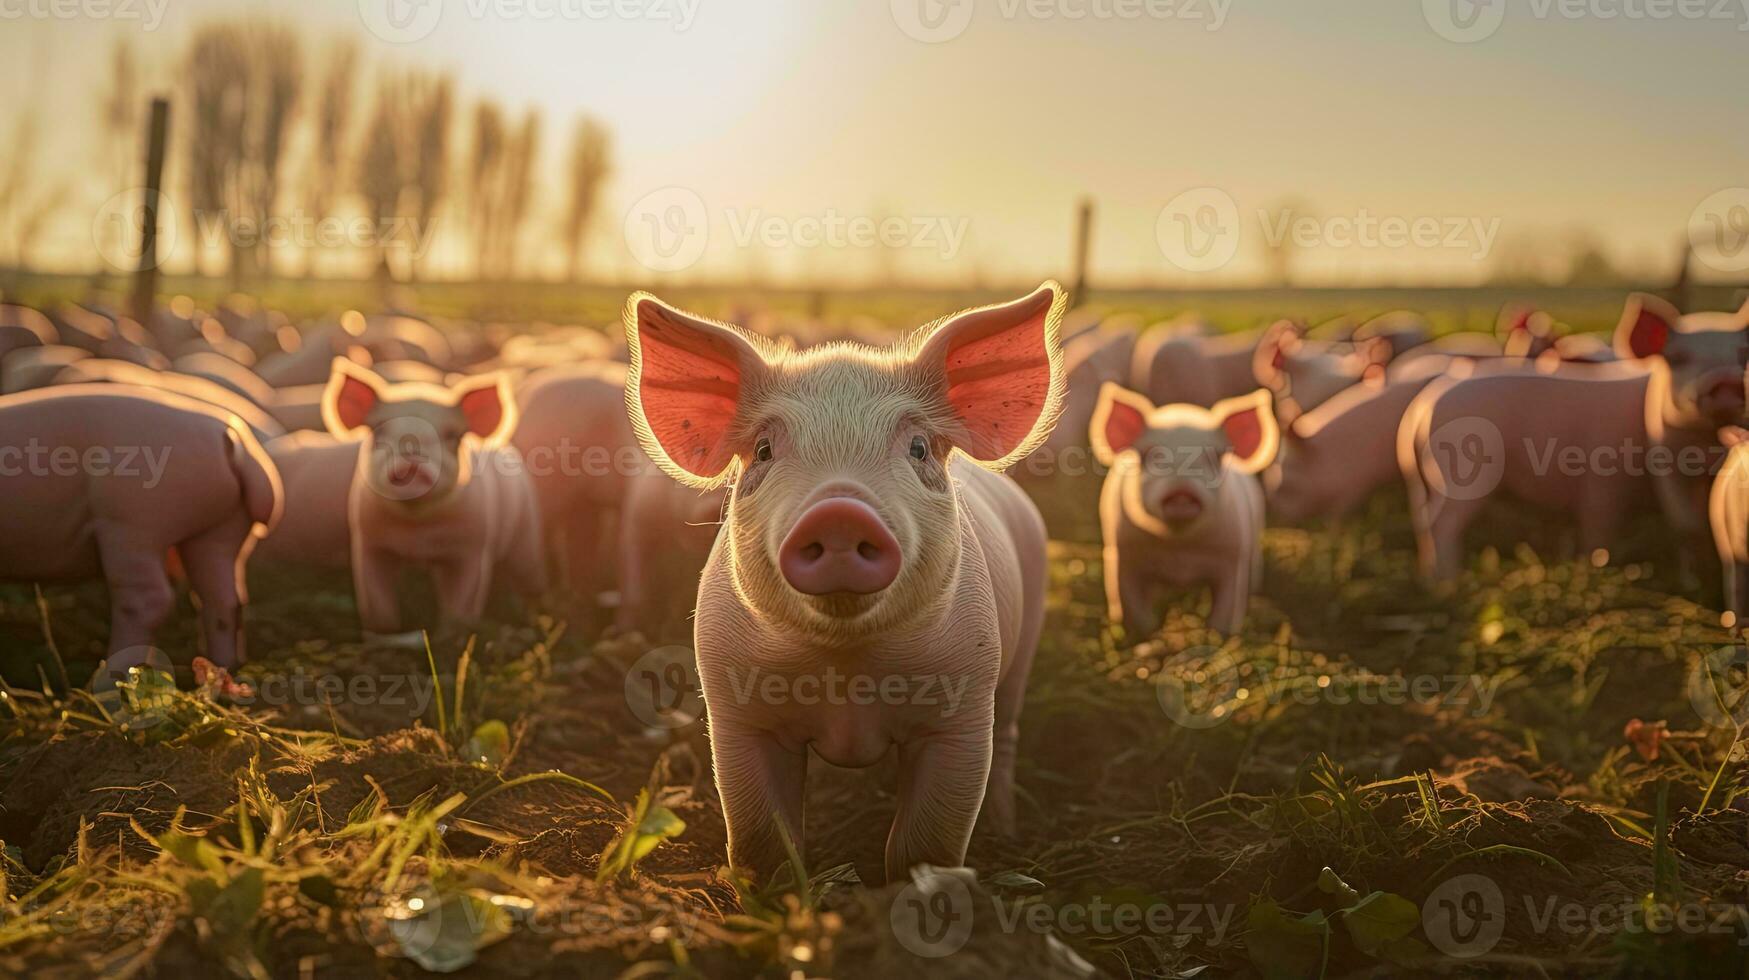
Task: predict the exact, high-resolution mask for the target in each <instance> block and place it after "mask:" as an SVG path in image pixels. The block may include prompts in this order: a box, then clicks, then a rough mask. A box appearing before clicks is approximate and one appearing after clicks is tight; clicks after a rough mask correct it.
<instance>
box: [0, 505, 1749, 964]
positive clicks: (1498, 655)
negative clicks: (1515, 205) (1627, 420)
mask: <svg viewBox="0 0 1749 980" xmlns="http://www.w3.org/2000/svg"><path fill="white" fill-rule="evenodd" d="M1095 493H1096V487H1094V486H1090V485H1074V486H1064V487H1057V488H1055V489H1054V490H1053V492H1051V493H1050V494H1048V495H1047V496H1046V497H1045V498H1044V500H1043V503H1044V504H1045V507H1044V509H1045V511H1046V516H1047V520H1048V522H1049V524H1050V527H1051V529H1052V535H1053V538H1054V539H1055V540H1054V541H1053V544H1052V549H1053V550H1052V563H1051V571H1052V587H1051V590H1050V593H1049V609H1048V618H1047V623H1046V627H1045V631H1044V635H1043V639H1042V643H1041V648H1040V650H1039V654H1038V658H1037V661H1036V663H1035V666H1034V669H1033V672H1032V676H1031V682H1030V685H1029V688H1028V691H1027V700H1026V708H1025V712H1024V715H1023V716H1022V722H1021V728H1022V734H1021V746H1020V752H1019V762H1018V772H1017V775H1018V786H1019V813H1020V821H1019V831H1018V833H1017V834H1016V835H1015V836H1014V837H1012V838H1007V839H1005V838H1000V837H996V836H993V835H990V834H987V833H984V832H982V831H980V833H979V834H978V835H977V836H976V837H974V839H973V841H972V847H971V852H970V855H969V858H968V864H969V865H970V867H971V868H973V869H975V878H973V877H972V875H971V873H969V872H950V871H940V872H937V873H931V874H919V875H917V876H915V878H916V880H913V881H905V882H891V883H888V882H884V881H883V880H882V879H883V872H882V851H883V846H884V842H885V836H886V830H887V827H888V825H889V823H890V821H891V819H892V815H893V809H894V797H893V785H892V784H893V776H894V772H893V767H892V765H891V761H890V760H888V761H885V762H883V763H881V764H879V765H876V766H875V767H873V768H871V769H869V770H864V771H848V770H838V769H833V768H831V767H828V766H825V765H824V764H822V763H820V762H819V760H817V759H816V760H814V762H813V765H812V767H811V768H810V780H809V790H808V810H807V817H806V824H807V827H806V835H805V840H804V841H803V842H802V843H803V853H802V854H801V855H799V856H800V857H801V858H802V860H801V861H800V863H801V865H802V873H801V874H799V875H795V874H791V875H787V876H780V877H779V879H778V880H776V881H774V882H770V883H766V884H764V885H762V886H760V887H754V886H752V885H750V884H748V883H747V882H744V881H738V880H734V879H732V878H731V877H729V876H727V875H726V874H725V873H724V869H723V868H722V865H723V863H724V860H725V842H724V830H723V823H722V817H721V813H720V810H719V807H718V803H717V799H716V791H715V788H714V786H713V785H712V782H711V778H710V771H709V761H708V760H709V750H708V744H707V742H706V739H705V736H704V734H703V731H702V727H703V726H702V725H701V724H699V723H698V722H697V720H696V718H695V717H694V716H693V714H691V713H688V712H686V711H684V710H681V711H679V712H677V713H676V712H667V713H664V712H662V711H659V710H653V709H654V708H656V707H660V705H657V706H653V705H652V703H651V700H650V698H651V694H650V693H649V691H651V690H654V689H650V688H646V686H645V684H646V681H648V680H649V679H650V678H651V677H652V676H655V677H658V678H662V679H663V683H664V684H668V683H669V682H670V681H673V680H674V675H672V674H670V673H668V671H670V670H671V669H672V668H673V666H674V664H675V663H676V662H677V661H676V660H675V659H674V657H673V654H674V651H675V649H676V648H678V649H679V650H681V651H682V653H684V649H685V648H684V645H683V644H684V643H685V640H686V637H687V634H688V624H686V623H685V622H676V623H672V624H670V628H669V630H667V631H666V635H664V636H662V637H653V638H643V637H615V636H610V635H607V634H606V633H605V632H604V629H603V625H602V618H603V617H602V616H601V615H600V614H599V613H598V612H592V613H588V614H580V613H578V612H576V611H575V610H557V609H555V610H551V611H548V612H546V613H544V614H542V615H540V616H538V617H530V616H526V615H519V614H516V613H505V614H504V615H503V616H502V617H501V618H499V619H497V620H495V621H493V622H492V623H491V624H490V626H489V627H488V628H485V629H483V630H482V631H481V632H480V633H478V634H477V635H474V636H467V635H434V636H432V637H431V639H430V647H429V653H428V652H427V650H426V649H423V648H414V649H391V648H382V647H369V648H367V647H365V646H363V645H362V644H360V643H359V642H358V640H357V637H358V626H357V619H356V615H355V611H354V608H353V601H352V596H351V589H350V583H349V582H348V581H347V580H346V578H345V576H343V575H342V576H335V575H332V574H327V575H320V574H289V573H277V574H275V573H269V572H267V571H264V570H259V569H258V570H255V571H254V572H253V574H252V579H253V580H252V583H251V586H252V593H253V595H252V599H253V602H252V605H251V607H250V609H249V623H248V633H249V649H250V655H251V659H250V662H249V663H248V665H247V666H246V667H245V668H244V669H243V670H242V671H241V672H240V679H241V680H242V681H243V682H245V683H246V684H248V685H249V686H250V687H251V688H252V690H251V691H249V692H242V691H239V690H235V689H232V690H228V691H227V690H224V689H221V688H220V687H218V686H216V685H213V684H207V685H206V686H204V687H202V686H199V685H198V684H197V682H196V678H195V677H194V676H193V673H192V670H191V667H190V661H191V659H192V657H193V656H194V653H195V651H196V641H195V637H194V633H193V629H192V616H191V615H188V613H189V612H190V610H189V609H188V608H187V605H186V604H187V600H184V609H183V613H184V615H180V616H178V617H177V619H176V621H175V624H174V625H173V626H172V627H171V628H170V629H168V630H166V631H165V633H164V634H163V635H162V636H161V637H160V638H159V645H160V646H161V647H162V648H163V650H164V651H166V652H167V653H168V655H169V657H170V659H171V660H172V661H174V662H175V666H176V670H177V679H178V682H179V685H180V689H179V690H170V689H166V688H164V687H163V686H161V685H156V684H153V683H151V682H150V678H147V679H146V680H129V679H128V678H126V677H124V678H121V679H120V681H121V683H120V684H119V685H118V684H117V683H116V681H115V680H113V679H107V680H106V679H99V681H98V682H97V683H96V685H95V687H96V692H95V693H90V692H88V691H87V690H85V689H86V688H88V687H90V686H91V685H90V684H89V683H88V678H90V677H91V676H92V672H93V670H94V668H95V667H96V664H97V661H98V659H99V658H100V657H101V654H102V651H103V646H104V635H105V632H106V626H105V623H106V621H107V612H106V597H105V595H104V592H103V589H102V588H101V587H100V586H88V587H81V588H54V589H49V590H47V591H45V592H44V593H42V594H41V595H40V596H39V594H38V593H37V592H36V591H35V590H34V589H32V588H30V587H28V586H25V587H21V586H16V585H11V586H3V587H0V668H3V669H4V673H5V678H6V681H7V684H8V687H7V689H6V690H5V692H4V695H3V696H0V842H3V844H4V851H3V857H0V872H3V875H4V884H3V887H0V896H3V898H4V903H5V904H4V912H3V914H0V974H6V975H19V976H23V975H30V976H84V975H90V974H91V973H93V972H100V973H102V974H104V975H119V976H128V975H147V976H149V975H165V976H176V975H186V974H193V975H201V976H205V975H211V974H212V973H213V969H214V967H213V965H214V964H219V965H221V966H222V967H223V969H224V970H226V971H228V972H230V973H234V974H237V975H240V976H258V977H306V976H338V977H367V976H381V975H401V976H413V975H419V974H421V973H423V972H425V971H426V970H457V969H459V970H465V971H467V972H468V973H470V974H473V975H492V976H547V975H552V976H559V975H565V976H571V975H583V976H606V977H613V976H628V977H646V976H682V977H688V976H708V977H741V976H748V977H751V976H772V977H780V976H781V977H797V976H842V977H859V976H868V977H886V976H895V975H916V976H931V977H933V976H965V977H985V976H1062V977H1073V976H1085V975H1091V973H1092V972H1093V971H1096V972H1097V975H1104V976H1112V977H1191V976H1228V975H1241V976H1266V977H1298V976H1320V975H1322V976H1327V977H1337V976H1353V975H1402V974H1405V973H1427V972H1446V973H1454V974H1459V975H1484V974H1490V975H1491V974H1510V975H1521V974H1538V975H1546V976H1562V975H1597V974H1611V973H1613V974H1617V975H1627V976H1633V975H1655V974H1656V975H1709V976H1723V975H1745V971H1749V953H1746V952H1745V950H1746V949H1749V793H1746V790H1749V758H1746V756H1745V752H1744V748H1745V743H1744V741H1743V734H1744V732H1743V728H1742V725H1743V722H1744V720H1745V717H1746V716H1749V702H1746V701H1745V699H1744V692H1745V691H1746V690H1749V683H1746V677H1745V666H1746V663H1749V657H1746V656H1745V655H1744V654H1743V651H1742V649H1741V648H1740V647H1737V646H1733V636H1732V634H1731V632H1730V631H1729V630H1727V629H1726V628H1724V627H1723V626H1721V625H1720V616H1719V613H1718V611H1717V609H1716V606H1717V594H1718V590H1717V586H1716V584H1712V583H1707V584H1698V585H1697V584H1694V583H1681V582H1679V581H1678V575H1677V573H1676V561H1675V556H1674V555H1673V554H1671V553H1670V552H1669V550H1668V549H1669V542H1668V541H1666V540H1664V536H1662V535H1660V534H1659V533H1658V531H1657V529H1656V528H1655V527H1648V528H1646V529H1645V530H1644V531H1643V532H1642V533H1641V534H1640V535H1639V536H1638V537H1637V538H1636V540H1634V541H1632V542H1630V543H1629V545H1628V547H1626V548H1624V549H1622V550H1621V552H1620V553H1619V554H1618V555H1617V556H1615V558H1614V560H1612V561H1611V562H1610V563H1609V564H1607V565H1606V566H1604V567H1595V566H1594V565H1593V563H1592V562H1590V561H1587V560H1583V559H1580V560H1564V559H1558V558H1556V557H1555V556H1557V555H1561V554H1563V553H1564V551H1565V545H1566V544H1567V542H1565V541H1564V540H1563V535H1562V533H1561V532H1560V531H1559V530H1558V527H1559V522H1558V521H1556V522H1551V521H1548V520H1547V516H1548V515H1537V514H1526V513H1505V514H1499V515H1496V517H1495V518H1494V519H1491V520H1490V521H1488V522H1485V524H1486V526H1485V527H1482V528H1481V529H1480V531H1479V533H1478V535H1477V537H1478V539H1479V540H1476V541H1474V542H1473V543H1474V544H1475V545H1477V547H1476V548H1475V549H1474V553H1473V556H1472V561H1471V566H1470V568H1469V570H1468V572H1467V573H1466V574H1465V575H1464V576H1463V577H1462V578H1461V580H1460V581H1459V582H1458V583H1457V584H1456V585H1455V587H1451V588H1448V589H1446V590H1444V591H1441V592H1438V593H1434V592H1429V591H1427V590H1425V589H1423V588H1422V587H1421V586H1419V585H1417V584H1415V579H1414V576H1413V557H1412V556H1413V547H1412V541H1411V538H1410V534H1409V528H1408V519H1407V515H1406V513H1405V508H1404V505H1403V502H1402V496H1403V495H1402V493H1401V492H1400V491H1398V490H1396V489H1395V488H1392V489H1391V490H1390V491H1388V492H1386V493H1382V494H1380V495H1379V498H1378V499H1377V500H1375V501H1374V503H1373V505H1372V506H1371V507H1370V509H1369V510H1368V511H1367V512H1366V513H1364V514H1361V515H1358V516H1356V517H1354V518H1351V519H1349V520H1348V521H1346V522H1344V523H1343V524H1341V525H1340V526H1323V525H1318V526H1310V527H1302V528H1273V529H1271V530H1270V531H1269V532H1268V534H1267V536H1266V539H1265V553H1266V559H1267V562H1266V564H1267V569H1266V580H1265V587H1264V589H1263V594H1262V595H1261V597H1260V598H1259V599H1258V600H1256V601H1255V602H1254V603H1253V606H1252V610H1251V615H1250V617H1249V619H1248V622H1247V625H1246V627H1245V629H1244V632H1243V634H1242V635H1241V636H1239V637H1236V638H1234V639H1232V640H1230V641H1227V642H1221V641H1220V640H1219V639H1218V638H1216V637H1215V636H1214V635H1213V634H1211V633H1209V632H1208V631H1207V630H1206V629H1205V628H1204V625H1203V618H1202V617H1203V614H1204V613H1205V612H1206V609H1207V600H1206V599H1205V598H1202V597H1199V596H1187V597H1184V598H1183V599H1181V600H1179V601H1178V602H1177V603H1176V604H1175V606H1174V608H1173V610H1172V612H1171V614H1170V616H1169V617H1168V622H1167V626H1166V629H1165V630H1164V631H1163V633H1162V635H1161V636H1160V637H1157V638H1153V639H1150V640H1147V641H1146V642H1142V643H1139V644H1137V643H1131V642H1125V641H1123V640H1122V639H1121V638H1119V637H1118V636H1116V635H1115V634H1114V631H1113V630H1112V629H1111V628H1110V626H1109V625H1108V624H1107V622H1106V617H1105V613H1104V601H1103V589H1102V584H1101V581H1100V576H1101V571H1100V562H1099V549H1098V543H1097V542H1098V532H1097V528H1096V527H1095V524H1094V518H1093V508H1092V499H1093V496H1094V494H1095ZM1521 538H1522V539H1526V540H1529V541H1531V542H1532V544H1531V545H1520V544H1515V543H1514V542H1516V541H1517V540H1519V539H1521ZM1482 539H1485V540H1482ZM1539 556H1541V557H1539ZM652 651H654V652H652ZM680 661H684V656H682V657H681V658H680ZM682 666H684V665H683V664H682ZM652 669H654V672H652ZM686 680H687V678H686V676H685V675H684V673H683V674H682V675H681V676H680V678H679V681H680V683H679V685H678V687H679V688H681V689H683V688H684V687H685V686H686ZM670 686H674V685H670ZM69 688H71V689H72V690H69ZM665 690H666V689H665ZM45 692H47V693H45Z"/></svg>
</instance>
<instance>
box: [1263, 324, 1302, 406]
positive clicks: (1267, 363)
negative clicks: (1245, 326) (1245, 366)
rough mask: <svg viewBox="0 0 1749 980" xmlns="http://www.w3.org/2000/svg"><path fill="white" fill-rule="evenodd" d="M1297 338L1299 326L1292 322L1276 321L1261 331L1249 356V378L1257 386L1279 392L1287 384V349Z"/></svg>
mask: <svg viewBox="0 0 1749 980" xmlns="http://www.w3.org/2000/svg"><path fill="white" fill-rule="evenodd" d="M1299 336H1300V328H1299V325H1298V324H1296V323H1294V322H1293V321H1292V320H1277V321H1275V322H1274V323H1272V324H1270V325H1269V329H1267V330H1265V331H1263V339H1262V340H1259V341H1258V342H1257V350H1256V351H1254V352H1253V353H1252V355H1251V376H1252V377H1253V378H1255V379H1256V380H1257V383H1258V384H1260V385H1262V386H1263V387H1265V388H1268V389H1269V390H1270V391H1279V390H1280V389H1281V388H1282V387H1283V386H1284V385H1285V384H1286V383H1287V377H1286V371H1287V349H1288V347H1289V346H1290V345H1291V344H1293V343H1294V342H1295V341H1296V340H1298V339H1299Z"/></svg>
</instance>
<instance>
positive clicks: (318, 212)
mask: <svg viewBox="0 0 1749 980" xmlns="http://www.w3.org/2000/svg"><path fill="white" fill-rule="evenodd" d="M357 89H358V45H357V44H355V43H353V42H352V41H351V40H345V41H337V42H335V43H334V44H333V46H332V47H330V48H329V53H328V61H327V65H326V67H325V68H324V70H323V73H322V77H321V81H320V83H319V87H318V91H317V93H316V106H315V115H314V116H313V117H312V119H311V122H310V125H311V132H310V158H309V168H308V172H307V180H306V186H305V188H304V204H305V206H306V207H307V208H309V211H310V214H311V216H312V217H313V218H315V219H316V220H317V221H322V220H325V219H327V218H329V217H331V216H332V215H333V214H334V207H335V204H336V203H337V201H338V199H339V197H340V193H341V187H342V183H341V180H342V178H341V175H342V174H344V173H346V170H347V151H348V148H349V144H350V140H349V139H348V136H349V131H350V129H351V125H352V107H353V103H354V100H356V99H357V97H358V91H357ZM311 268H312V264H311V263H310V262H306V264H305V271H306V272H308V271H311Z"/></svg>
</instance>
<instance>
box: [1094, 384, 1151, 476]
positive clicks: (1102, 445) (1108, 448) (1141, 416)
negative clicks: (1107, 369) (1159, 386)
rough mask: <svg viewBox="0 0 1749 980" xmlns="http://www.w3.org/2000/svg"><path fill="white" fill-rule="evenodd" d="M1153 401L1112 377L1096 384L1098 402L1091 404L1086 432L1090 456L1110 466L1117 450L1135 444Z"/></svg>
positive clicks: (1146, 422)
mask: <svg viewBox="0 0 1749 980" xmlns="http://www.w3.org/2000/svg"><path fill="white" fill-rule="evenodd" d="M1153 412H1154V404H1153V403H1152V402H1150V401H1148V399H1147V396H1145V395H1140V394H1137V393H1136V392H1133V391H1131V390H1129V389H1128V388H1125V387H1124V386H1123V385H1120V384H1118V383H1116V382H1114V381H1107V382H1106V383H1105V384H1103V385H1101V386H1100V388H1099V403H1098V404H1097V405H1095V406H1094V407H1093V424H1092V426H1091V427H1090V428H1089V431H1088V433H1087V435H1088V438H1089V439H1091V440H1092V443H1093V457H1094V458H1095V459H1097V460H1099V461H1100V462H1101V463H1104V464H1105V465H1106V466H1110V465H1111V464H1112V463H1113V462H1115V461H1116V460H1117V457H1118V455H1119V454H1121V453H1122V452H1123V451H1124V450H1126V449H1128V448H1130V447H1131V446H1133V445H1135V444H1136V440H1137V439H1140V438H1141V437H1142V433H1143V432H1146V431H1147V429H1148V416H1149V415H1152V414H1153Z"/></svg>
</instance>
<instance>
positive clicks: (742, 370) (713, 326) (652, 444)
mask: <svg viewBox="0 0 1749 980" xmlns="http://www.w3.org/2000/svg"><path fill="white" fill-rule="evenodd" d="M625 331H626V347H627V352H628V354H629V355H630V365H629V367H628V369H627V371H626V409H627V411H628V413H629V414H630V415H631V419H632V427H633V428H634V429H636V430H637V432H638V440H639V441H640V442H641V443H643V446H644V452H646V453H648V454H649V456H650V458H651V459H653V460H655V461H656V464H657V465H658V466H660V467H662V469H663V470H664V471H665V472H667V473H668V475H669V476H672V477H674V478H675V479H676V480H679V481H680V482H681V483H684V484H686V485H687V486H691V487H700V488H703V487H714V486H718V485H720V484H722V483H723V482H725V481H726V480H728V479H729V478H730V477H732V476H733V473H732V472H731V468H732V464H733V463H734V461H735V456H736V449H737V447H736V441H735V440H736V436H737V432H736V431H735V422H736V418H737V415H738V413H739V411H740V408H741V402H742V399H743V398H744V397H745V396H746V394H747V385H748V382H749V381H751V380H753V378H754V377H755V376H756V375H757V374H758V372H759V371H760V370H761V369H762V368H763V366H764V364H765V359H764V357H763V356H762V354H761V353H760V350H759V349H758V348H757V347H755V346H754V344H753V342H752V341H751V340H750V339H749V338H748V337H747V336H746V335H745V334H743V333H742V332H741V331H740V330H738V329H736V328H734V327H731V326H728V325H727V324H722V323H715V322H712V321H710V320H704V319H701V318H699V317H695V316H692V315H691V314H688V313H682V312H681V311H679V310H677V309H675V308H673V307H672V306H669V305H668V304H666V303H664V302H662V301H661V300H659V299H657V298H656V297H654V296H651V295H650V294H649V293H643V292H639V293H633V294H632V296H631V298H630V299H628V300H626V309H625Z"/></svg>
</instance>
